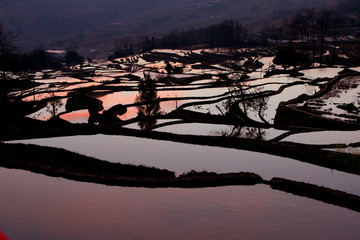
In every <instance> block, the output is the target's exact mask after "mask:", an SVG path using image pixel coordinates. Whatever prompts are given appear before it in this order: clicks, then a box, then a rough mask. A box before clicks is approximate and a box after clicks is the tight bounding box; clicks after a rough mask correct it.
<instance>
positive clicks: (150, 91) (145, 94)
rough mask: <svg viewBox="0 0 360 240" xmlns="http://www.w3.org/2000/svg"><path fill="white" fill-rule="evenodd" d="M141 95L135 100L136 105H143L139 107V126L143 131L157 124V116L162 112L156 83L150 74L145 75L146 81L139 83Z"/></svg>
mask: <svg viewBox="0 0 360 240" xmlns="http://www.w3.org/2000/svg"><path fill="white" fill-rule="evenodd" d="M138 88H139V95H137V96H136V98H135V103H139V104H141V105H138V106H137V109H138V117H139V118H140V119H141V120H140V121H139V126H140V128H141V129H142V130H144V129H149V128H151V127H153V126H155V124H156V119H155V118H154V117H155V116H157V115H159V114H161V111H160V103H159V99H160V97H159V96H158V94H157V90H156V82H155V80H153V79H152V78H151V76H150V74H146V73H144V80H143V81H140V82H139V85H138Z"/></svg>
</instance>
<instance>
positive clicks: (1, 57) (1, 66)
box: [0, 22, 15, 80]
mask: <svg viewBox="0 0 360 240" xmlns="http://www.w3.org/2000/svg"><path fill="white" fill-rule="evenodd" d="M14 41H15V35H14V34H13V33H11V32H10V31H8V30H7V29H6V28H5V27H4V26H3V25H2V24H1V22H0V70H1V78H2V80H5V77H6V75H5V73H6V70H7V64H6V58H7V57H8V56H9V55H11V54H13V52H14V51H15V45H14Z"/></svg>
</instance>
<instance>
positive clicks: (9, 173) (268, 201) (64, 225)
mask: <svg viewBox="0 0 360 240" xmlns="http://www.w3.org/2000/svg"><path fill="white" fill-rule="evenodd" d="M10 183H11V184H10ZM0 189H1V192H2V197H1V198H0V210H1V211H0V226H1V230H2V231H4V233H6V234H7V235H8V237H9V238H11V239H78V240H85V239H86V240H88V239H104V240H107V239H109V240H110V239H119V238H120V239H126V240H133V239H134V240H135V239H149V240H155V239H156V240H163V239H164V240H165V239H190V240H192V239H223V238H224V237H226V238H232V237H233V238H236V239H239V240H242V239H244V240H245V239H269V237H270V238H273V239H299V240H300V239H304V238H307V239H313V238H316V239H327V240H338V239H347V240H355V239H357V237H358V236H359V235H360V230H359V227H358V226H359V225H360V216H359V213H357V212H353V211H350V210H347V209H344V208H340V207H336V206H332V205H329V204H325V203H322V202H319V201H315V200H311V199H307V198H303V197H298V196H294V195H292V194H287V193H284V192H279V191H276V190H272V189H271V188H270V187H268V186H265V185H256V186H229V187H218V188H203V189H173V188H166V189H145V188H126V187H110V186H103V185H98V184H92V183H82V182H75V181H69V180H66V179H62V178H52V177H47V176H43V175H39V174H34V173H29V172H25V171H22V170H12V169H3V168H0ZM279 229H281V230H280V231H279Z"/></svg>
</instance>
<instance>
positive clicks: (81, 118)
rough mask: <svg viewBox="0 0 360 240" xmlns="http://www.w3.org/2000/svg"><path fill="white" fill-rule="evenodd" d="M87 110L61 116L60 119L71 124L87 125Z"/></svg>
mask: <svg viewBox="0 0 360 240" xmlns="http://www.w3.org/2000/svg"><path fill="white" fill-rule="evenodd" d="M89 116H90V114H89V111H88V110H80V111H75V112H70V113H66V114H63V115H61V118H62V119H64V120H66V121H68V122H71V123H87V122H88V119H89Z"/></svg>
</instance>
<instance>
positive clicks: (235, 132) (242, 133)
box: [218, 126, 266, 140]
mask: <svg viewBox="0 0 360 240" xmlns="http://www.w3.org/2000/svg"><path fill="white" fill-rule="evenodd" d="M218 135H221V136H225V137H241V138H248V139H255V140H265V137H266V132H265V130H264V129H262V128H255V127H245V126H233V127H229V128H227V129H225V130H222V131H219V132H218Z"/></svg>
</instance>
